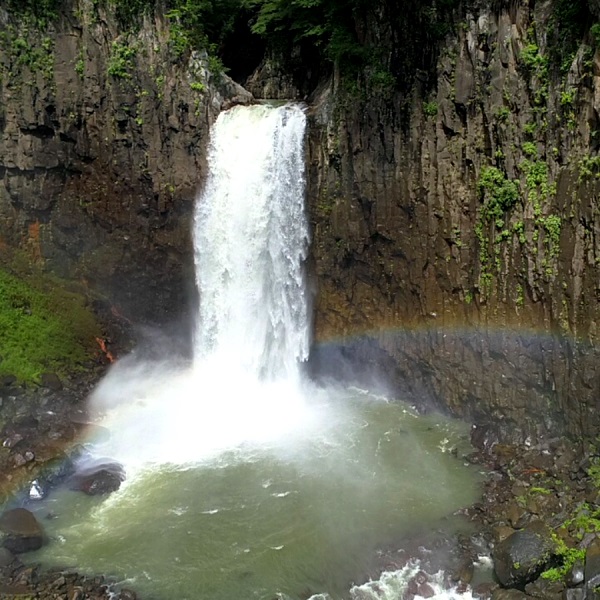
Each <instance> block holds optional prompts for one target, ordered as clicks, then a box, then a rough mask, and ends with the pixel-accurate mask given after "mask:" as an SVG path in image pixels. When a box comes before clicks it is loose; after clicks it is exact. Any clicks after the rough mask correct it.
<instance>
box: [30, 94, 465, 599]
mask: <svg viewBox="0 0 600 600" xmlns="http://www.w3.org/2000/svg"><path fill="white" fill-rule="evenodd" d="M304 129H305V115H304V113H303V110H302V109H301V108H299V107H298V106H284V107H279V108H273V107H267V106H252V107H238V108H234V109H232V110H229V111H227V112H224V113H223V114H221V115H220V116H219V118H218V120H217V122H216V123H215V125H214V127H213V129H212V134H211V142H210V148H209V167H210V176H209V178H208V181H207V183H206V186H205V189H204V191H203V193H202V194H201V195H200V197H199V199H198V205H197V210H196V214H195V219H194V237H195V259H196V271H197V274H196V279H197V284H198V290H199V295H200V310H199V316H198V322H197V324H196V325H195V330H194V333H195V347H194V357H193V361H192V364H191V365H190V364H189V363H184V364H178V363H177V362H173V361H171V362H169V361H166V362H162V363H156V362H151V363H148V362H146V361H144V360H141V359H140V358H138V357H137V356H136V355H135V354H134V355H132V356H130V357H125V358H122V359H120V360H119V361H118V363H117V364H116V365H114V366H113V367H112V368H111V370H110V372H109V373H108V375H107V377H105V379H104V380H103V381H102V382H101V384H100V385H99V386H98V388H97V389H96V391H95V392H94V394H93V397H92V399H91V402H92V405H93V406H94V407H95V408H96V409H97V410H98V411H99V412H100V413H101V414H102V415H103V418H102V420H101V421H100V424H101V425H103V426H104V427H105V428H106V429H108V430H109V431H110V433H111V435H110V437H108V439H104V440H95V441H94V445H93V452H94V453H95V454H96V455H97V456H108V457H110V458H111V459H114V460H117V461H119V462H120V463H122V464H123V465H124V466H125V468H126V471H127V481H126V482H125V483H124V485H123V486H122V487H121V489H120V490H119V491H118V492H117V493H115V494H113V495H111V496H110V497H108V498H106V499H102V498H97V497H96V498H88V497H86V496H83V495H81V494H77V493H74V492H71V491H69V490H68V489H67V488H65V489H62V490H58V491H57V492H56V493H55V494H54V495H52V496H51V497H49V498H48V499H47V500H45V501H44V502H43V503H41V504H40V505H39V509H38V511H39V514H40V515H44V514H47V513H48V512H52V513H53V514H54V515H55V516H56V518H55V519H53V520H51V521H48V522H47V532H48V535H49V536H50V537H51V538H52V540H53V541H52V543H51V544H49V545H48V546H47V548H45V549H43V550H42V559H43V560H44V561H46V562H50V563H54V564H60V565H65V564H76V565H77V566H78V567H79V568H84V569H89V570H91V571H92V572H96V573H98V572H103V573H112V574H116V575H117V576H120V577H122V578H123V579H124V580H125V582H126V584H127V585H133V586H134V587H135V588H136V589H139V590H140V591H141V592H142V593H143V594H144V595H147V596H148V597H150V596H152V597H159V598H178V599H181V600H185V599H187V600H198V599H200V598H201V599H207V600H209V599H210V600H231V599H232V598H240V599H242V598H244V599H256V600H270V599H272V598H273V597H279V598H285V599H286V600H298V599H299V598H306V597H307V596H309V595H311V594H316V595H315V596H314V598H315V599H317V598H328V599H331V598H333V599H338V598H342V597H345V598H347V597H351V598H359V597H360V598H372V599H377V600H389V599H391V598H397V597H398V596H397V592H398V590H403V589H404V588H405V587H406V585H407V582H408V578H409V577H410V576H412V575H411V574H410V573H409V572H408V571H407V570H406V572H405V571H400V572H398V573H397V574H390V575H385V578H384V579H382V580H381V581H380V582H378V583H377V584H374V583H373V584H365V585H364V586H362V587H361V586H359V587H353V588H352V590H351V587H352V583H353V582H355V581H365V578H366V573H367V571H368V570H369V565H371V562H372V558H373V556H374V555H375V550H376V549H377V548H378V547H381V546H386V547H391V545H392V544H395V543H396V541H397V540H399V539H401V538H402V536H403V535H405V534H406V532H409V531H412V530H414V528H415V527H423V526H427V525H430V526H433V525H434V524H435V523H437V522H438V519H440V518H441V517H442V516H444V515H447V514H448V513H450V512H452V511H453V510H455V509H456V508H458V507H460V506H464V505H465V504H467V503H469V502H470V501H472V500H473V499H474V497H475V493H476V489H477V482H476V477H475V476H474V474H473V472H472V471H470V470H469V469H468V468H466V467H465V466H464V465H463V464H462V463H461V461H459V460H457V459H456V458H455V457H454V456H452V454H451V453H450V452H448V450H449V449H450V448H453V447H454V448H456V447H460V446H461V445H463V444H464V440H465V429H464V428H461V426H460V425H457V424H456V423H452V422H449V421H447V420H444V419H442V418H438V417H435V416H433V415H431V416H427V417H420V416H418V415H417V414H416V412H415V411H414V410H411V409H410V407H407V406H406V405H404V404H402V403H400V402H390V401H388V399H387V398H383V397H378V396H375V395H373V394H371V393H369V392H367V391H365V390H358V389H344V388H343V387H338V388H336V389H333V388H327V389H324V388H319V387H317V386H316V385H314V384H311V383H310V382H308V381H305V380H304V378H302V377H301V375H300V365H301V362H302V361H303V360H305V359H306V357H307V353H308V347H309V315H308V299H307V292H306V285H305V275H304V271H303V266H304V261H305V259H306V255H307V248H308V227H307V220H306V215H305V211H304V195H305V190H304V149H303V148H304V146H303V144H304ZM357 578H359V579H357ZM436 591H437V592H439V594H438V595H436V598H447V595H446V593H445V592H443V591H442V589H441V587H440V588H439V589H437V588H436ZM398 593H399V592H398Z"/></svg>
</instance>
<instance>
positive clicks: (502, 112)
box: [496, 106, 510, 123]
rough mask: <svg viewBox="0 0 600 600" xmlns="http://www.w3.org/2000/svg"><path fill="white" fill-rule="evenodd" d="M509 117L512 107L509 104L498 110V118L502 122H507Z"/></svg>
mask: <svg viewBox="0 0 600 600" xmlns="http://www.w3.org/2000/svg"><path fill="white" fill-rule="evenodd" d="M508 117H510V109H509V108H508V107H507V106H501V107H500V108H499V109H498V110H497V111H496V119H497V120H498V121H499V122H500V123H505V122H506V121H508Z"/></svg>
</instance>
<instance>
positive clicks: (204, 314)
mask: <svg viewBox="0 0 600 600" xmlns="http://www.w3.org/2000/svg"><path fill="white" fill-rule="evenodd" d="M305 124H306V117H305V115H304V112H303V111H302V109H301V108H300V107H298V106H293V105H286V106H282V107H278V108H275V107H271V106H265V105H257V106H238V107H234V108H233V109H231V110H229V111H227V112H223V113H221V115H220V116H219V118H218V119H217V121H216V123H215V124H214V126H213V129H212V132H211V142H210V148H209V155H208V163H209V171H210V175H209V177H208V181H207V183H206V187H205V189H204V192H203V194H202V195H201V196H200V198H199V200H198V202H197V206H196V214H195V219H194V242H195V260H196V281H197V286H198V291H199V294H200V315H199V322H198V325H197V327H196V336H195V337H196V339H195V348H194V354H195V356H194V360H195V363H196V364H199V363H204V362H206V361H210V362H213V361H214V362H216V363H218V364H219V363H226V364H227V365H229V366H230V368H234V369H241V370H243V371H244V372H245V373H246V374H248V375H251V376H256V377H258V378H260V379H263V380H277V379H282V378H283V379H288V378H293V377H295V376H296V375H297V368H298V362H299V361H303V360H305V359H306V358H307V355H308V344H309V318H308V308H307V298H306V285H305V277H304V271H303V263H304V260H305V259H306V254H307V250H308V223H307V218H306V215H305V211H304V195H305V180H304V130H305Z"/></svg>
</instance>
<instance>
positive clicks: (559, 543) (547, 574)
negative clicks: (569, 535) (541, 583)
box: [542, 533, 585, 581]
mask: <svg viewBox="0 0 600 600" xmlns="http://www.w3.org/2000/svg"><path fill="white" fill-rule="evenodd" d="M552 539H553V540H554V543H555V544H556V551H555V554H556V556H557V557H558V559H559V560H560V562H561V565H560V566H559V567H553V568H551V569H548V570H547V571H544V572H543V573H542V577H543V578H544V579H548V580H549V581H562V580H563V579H564V578H565V577H566V576H567V574H568V573H569V571H570V570H571V569H572V568H573V565H574V564H575V563H576V562H577V561H583V560H585V549H579V548H570V547H569V546H567V545H566V544H565V542H564V540H562V539H561V538H559V537H558V536H557V535H556V534H555V533H554V534H552Z"/></svg>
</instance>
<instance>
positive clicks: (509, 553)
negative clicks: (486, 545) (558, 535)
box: [492, 521, 556, 587]
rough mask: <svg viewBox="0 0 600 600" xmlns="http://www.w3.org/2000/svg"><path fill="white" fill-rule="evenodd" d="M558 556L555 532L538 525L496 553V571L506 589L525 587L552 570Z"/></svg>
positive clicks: (516, 534)
mask: <svg viewBox="0 0 600 600" xmlns="http://www.w3.org/2000/svg"><path fill="white" fill-rule="evenodd" d="M555 554H556V544H555V542H554V540H553V539H552V532H551V531H550V529H549V528H548V527H547V526H546V525H544V524H543V523H542V522H540V521H537V522H535V523H532V524H531V525H528V526H527V527H526V528H525V529H521V530H519V531H515V532H514V533H513V534H512V535H510V536H509V537H507V538H506V539H505V540H503V541H502V542H500V543H499V544H498V545H497V546H496V548H495V549H494V551H493V553H492V558H493V559H494V571H495V572H496V576H497V577H498V581H500V583H501V584H502V585H503V586H504V587H523V586H524V585H525V584H526V583H529V582H530V581H533V580H534V579H536V578H537V577H538V575H539V574H540V573H541V572H542V571H544V570H545V569H546V568H547V567H548V565H549V563H550V561H551V560H552V558H553V557H554V555H555Z"/></svg>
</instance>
